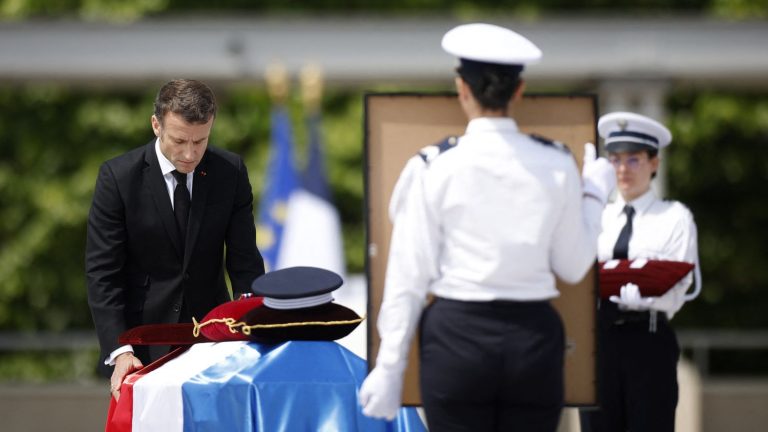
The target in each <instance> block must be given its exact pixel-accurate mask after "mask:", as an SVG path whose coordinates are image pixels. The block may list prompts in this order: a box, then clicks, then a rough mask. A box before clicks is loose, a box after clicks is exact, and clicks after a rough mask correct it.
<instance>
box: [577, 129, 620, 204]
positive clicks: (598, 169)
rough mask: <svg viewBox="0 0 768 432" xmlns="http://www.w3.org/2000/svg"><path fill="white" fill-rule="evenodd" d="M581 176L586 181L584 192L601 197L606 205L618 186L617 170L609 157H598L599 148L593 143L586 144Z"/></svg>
mask: <svg viewBox="0 0 768 432" xmlns="http://www.w3.org/2000/svg"><path fill="white" fill-rule="evenodd" d="M581 178H582V180H583V181H584V192H585V193H587V194H590V195H592V196H594V197H595V198H597V199H599V200H600V201H601V202H602V203H603V205H605V203H606V201H607V200H608V196H610V194H611V192H612V191H613V189H614V188H615V187H616V170H614V169H613V166H612V165H611V163H610V162H608V159H606V158H604V157H597V149H596V148H595V145H594V144H592V143H586V144H584V159H583V164H582V166H581Z"/></svg>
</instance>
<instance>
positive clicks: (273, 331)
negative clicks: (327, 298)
mask: <svg viewBox="0 0 768 432" xmlns="http://www.w3.org/2000/svg"><path fill="white" fill-rule="evenodd" d="M243 321H244V322H245V323H246V324H247V326H248V330H247V331H248V332H249V333H250V335H249V337H248V338H249V339H250V340H253V341H256V342H260V343H269V344H275V343H281V342H284V341H288V340H322V341H332V340H337V339H341V338H343V337H344V336H346V335H348V334H350V333H352V331H353V330H354V329H355V328H356V327H357V326H358V325H359V324H360V322H362V321H363V318H361V317H360V316H359V315H358V314H357V313H356V312H355V311H353V310H352V309H349V308H347V307H345V306H342V305H340V304H336V303H333V302H331V303H326V304H322V305H319V306H313V307H309V308H301V309H290V310H280V309H272V308H270V307H269V306H264V307H261V308H257V309H253V310H252V311H250V312H248V313H247V314H246V315H245V316H244V317H243Z"/></svg>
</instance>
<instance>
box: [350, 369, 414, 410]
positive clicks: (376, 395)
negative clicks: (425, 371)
mask: <svg viewBox="0 0 768 432" xmlns="http://www.w3.org/2000/svg"><path fill="white" fill-rule="evenodd" d="M359 399H360V405H361V406H362V407H363V414H365V415H366V416H368V417H373V418H383V419H386V420H393V419H394V418H395V416H397V411H398V410H399V409H400V406H401V405H402V399H403V374H402V372H396V371H391V370H388V368H385V367H382V366H376V367H374V368H373V370H372V371H371V373H370V374H368V377H367V378H366V379H365V381H363V385H362V386H361V387H360V395H359Z"/></svg>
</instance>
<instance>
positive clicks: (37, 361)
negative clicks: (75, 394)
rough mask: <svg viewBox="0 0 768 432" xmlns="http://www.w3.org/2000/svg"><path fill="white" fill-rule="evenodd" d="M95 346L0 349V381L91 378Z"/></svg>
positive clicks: (92, 375) (92, 377)
mask: <svg viewBox="0 0 768 432" xmlns="http://www.w3.org/2000/svg"><path fill="white" fill-rule="evenodd" d="M98 357H99V353H98V351H97V350H95V349H94V350H83V351H62V352H57V351H46V352H39V351H34V352H19V353H0V382H4V383H8V382H23V383H35V382H39V383H43V382H48V381H88V380H92V379H94V378H95V369H96V362H97V359H98Z"/></svg>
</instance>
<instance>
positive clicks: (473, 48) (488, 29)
mask: <svg viewBox="0 0 768 432" xmlns="http://www.w3.org/2000/svg"><path fill="white" fill-rule="evenodd" d="M442 46H443V49H444V50H445V51H446V52H447V53H449V54H452V55H454V56H456V57H459V58H463V59H467V60H475V61H481V62H486V63H498V64H508V65H526V64H532V63H536V62H538V61H539V60H540V59H541V55H542V54H541V50H540V49H539V48H538V47H537V46H536V45H534V44H533V42H531V41H529V40H528V39H526V38H525V37H524V36H522V35H520V34H518V33H515V32H513V31H512V30H509V29H507V28H504V27H499V26H497V25H493V24H483V23H475V24H463V25H460V26H458V27H454V28H453V29H451V30H449V31H448V32H447V33H446V34H445V35H444V36H443V42H442Z"/></svg>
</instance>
